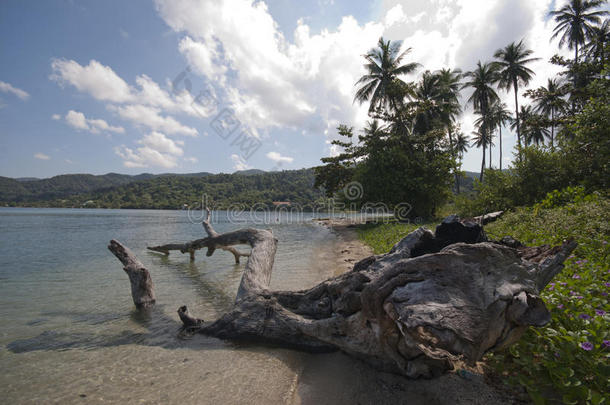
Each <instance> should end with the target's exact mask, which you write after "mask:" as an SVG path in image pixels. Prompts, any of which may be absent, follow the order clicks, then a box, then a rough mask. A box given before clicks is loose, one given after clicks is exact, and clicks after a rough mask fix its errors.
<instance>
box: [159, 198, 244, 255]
mask: <svg viewBox="0 0 610 405" xmlns="http://www.w3.org/2000/svg"><path fill="white" fill-rule="evenodd" d="M205 210H206V212H207V215H206V219H204V220H203V222H202V225H203V229H205V231H206V233H207V234H208V238H203V239H196V240H194V241H191V242H186V243H170V244H167V245H162V246H149V247H148V250H152V251H153V252H159V253H163V254H165V255H168V256H169V252H170V251H172V250H179V251H180V252H181V253H187V252H188V253H189V255H190V258H191V260H195V251H197V250H199V249H203V248H207V249H208V252H207V254H206V256H208V257H209V256H212V255H213V254H214V251H215V250H216V249H222V250H226V251H227V252H231V253H232V254H233V256H234V257H235V264H239V258H240V257H242V256H245V257H248V256H250V253H244V252H240V251H239V250H237V249H235V248H234V247H233V246H230V245H219V244H217V243H215V241H214V240H213V239H210V238H213V237H216V236H219V235H218V233H217V232H216V231H215V230H214V228H212V224H211V222H210V219H211V215H212V213H211V211H210V209H209V208H206V209H205Z"/></svg>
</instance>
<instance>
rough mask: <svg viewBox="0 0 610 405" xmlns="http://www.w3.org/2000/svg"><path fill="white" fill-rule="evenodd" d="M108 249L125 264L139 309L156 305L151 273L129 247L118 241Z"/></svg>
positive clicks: (111, 242)
mask: <svg viewBox="0 0 610 405" xmlns="http://www.w3.org/2000/svg"><path fill="white" fill-rule="evenodd" d="M108 249H109V250H110V251H111V252H112V254H114V255H115V256H116V257H117V259H119V260H120V261H121V263H123V266H124V267H123V270H125V273H127V275H128V276H129V282H130V283H131V297H132V298H133V303H134V304H135V305H136V307H138V308H142V307H149V306H151V305H153V304H154V303H155V292H154V285H153V282H152V279H151V278H150V273H149V272H148V270H147V269H146V268H145V267H144V265H143V264H142V263H140V261H139V260H138V259H137V258H136V256H135V255H134V254H133V253H132V252H131V250H129V249H128V248H127V247H125V246H123V245H122V244H121V242H119V241H117V240H114V239H113V240H111V241H110V244H109V245H108Z"/></svg>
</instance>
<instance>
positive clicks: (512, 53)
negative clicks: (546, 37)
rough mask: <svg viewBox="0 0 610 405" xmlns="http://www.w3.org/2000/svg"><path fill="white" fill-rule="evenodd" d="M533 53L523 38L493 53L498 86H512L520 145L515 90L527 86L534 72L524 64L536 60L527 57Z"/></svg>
mask: <svg viewBox="0 0 610 405" xmlns="http://www.w3.org/2000/svg"><path fill="white" fill-rule="evenodd" d="M532 53H534V51H532V50H531V49H526V48H525V45H524V44H523V40H521V41H519V43H514V42H512V43H510V44H508V45H507V46H506V47H505V48H503V49H498V50H497V51H496V53H495V54H494V57H495V58H496V59H497V60H496V62H495V65H496V66H497V67H498V70H499V74H500V80H499V81H498V87H499V88H503V89H505V90H506V91H509V90H510V88H511V87H512V88H513V91H514V93H515V119H516V122H517V141H518V143H519V147H521V129H520V127H519V101H518V95H517V92H518V91H519V85H524V86H527V85H528V84H529V82H530V80H531V79H532V76H533V75H534V74H535V73H534V71H533V70H531V69H530V68H528V67H526V66H525V65H526V64H528V63H531V62H534V61H536V60H538V59H539V58H529V56H530V55H531V54H532Z"/></svg>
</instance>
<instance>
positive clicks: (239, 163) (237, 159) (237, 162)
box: [231, 154, 252, 170]
mask: <svg viewBox="0 0 610 405" xmlns="http://www.w3.org/2000/svg"><path fill="white" fill-rule="evenodd" d="M231 160H232V161H233V169H235V170H247V169H251V168H252V166H250V165H249V164H248V163H246V161H245V160H244V158H242V157H241V156H239V155H236V154H232V155H231Z"/></svg>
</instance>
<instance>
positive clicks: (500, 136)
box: [498, 124, 502, 171]
mask: <svg viewBox="0 0 610 405" xmlns="http://www.w3.org/2000/svg"><path fill="white" fill-rule="evenodd" d="M498 130H499V132H500V135H499V138H500V171H502V124H500V125H498Z"/></svg>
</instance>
